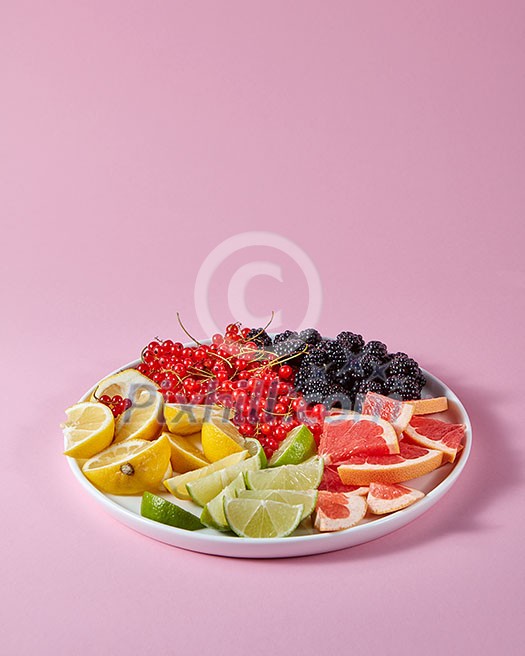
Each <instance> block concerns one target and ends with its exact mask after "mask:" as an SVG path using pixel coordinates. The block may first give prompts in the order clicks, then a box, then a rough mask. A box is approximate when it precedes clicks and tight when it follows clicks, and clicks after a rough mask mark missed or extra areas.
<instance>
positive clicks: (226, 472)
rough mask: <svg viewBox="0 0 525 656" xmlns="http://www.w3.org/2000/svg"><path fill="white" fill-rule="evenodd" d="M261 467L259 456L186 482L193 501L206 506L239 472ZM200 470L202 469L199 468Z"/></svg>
mask: <svg viewBox="0 0 525 656" xmlns="http://www.w3.org/2000/svg"><path fill="white" fill-rule="evenodd" d="M260 468H261V462H260V459H259V456H257V455H255V456H252V457H251V458H247V459H246V460H244V461H242V462H239V463H238V464H236V465H232V466H231V467H227V468H226V469H221V470H220V471H217V472H214V473H212V474H208V476H204V478H199V479H197V480H193V481H190V482H188V483H186V488H187V490H188V493H189V495H190V497H191V499H192V500H193V501H195V503H197V504H198V505H199V506H205V505H206V504H207V503H208V502H209V501H211V500H212V499H213V498H214V497H216V496H217V495H218V494H219V493H220V492H222V490H223V489H224V488H225V487H226V486H227V485H229V484H230V483H231V482H232V481H233V479H234V478H236V477H237V476H238V475H239V474H241V473H244V472H248V471H256V470H258V469H260ZM199 471H202V469H201V470H199Z"/></svg>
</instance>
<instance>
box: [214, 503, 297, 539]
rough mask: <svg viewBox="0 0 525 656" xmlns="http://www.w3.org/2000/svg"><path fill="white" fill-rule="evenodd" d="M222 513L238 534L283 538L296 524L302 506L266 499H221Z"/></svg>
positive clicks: (253, 536)
mask: <svg viewBox="0 0 525 656" xmlns="http://www.w3.org/2000/svg"><path fill="white" fill-rule="evenodd" d="M224 514H225V516H226V519H227V521H228V524H229V526H230V528H231V529H232V531H233V532H234V533H236V534H237V535H239V536H240V537H243V538H283V537H285V536H287V535H290V533H292V532H293V531H295V529H296V528H297V526H298V525H299V523H300V521H301V517H302V515H303V506H302V505H300V504H299V505H294V506H291V505H290V504H288V503H281V502H280V501H271V500H267V499H225V500H224Z"/></svg>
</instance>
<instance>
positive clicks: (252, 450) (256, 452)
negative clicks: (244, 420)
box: [244, 437, 268, 469]
mask: <svg viewBox="0 0 525 656" xmlns="http://www.w3.org/2000/svg"><path fill="white" fill-rule="evenodd" d="M244 446H245V447H246V449H248V453H249V454H250V455H251V456H257V457H258V458H259V463H260V465H261V469H265V468H266V467H268V460H267V459H266V453H264V449H263V448H262V444H261V443H260V442H259V440H256V439H255V438H254V437H247V438H246V439H245V440H244Z"/></svg>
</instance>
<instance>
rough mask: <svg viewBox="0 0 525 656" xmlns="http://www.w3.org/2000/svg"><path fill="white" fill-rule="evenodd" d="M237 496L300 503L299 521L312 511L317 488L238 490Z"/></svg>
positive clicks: (292, 503)
mask: <svg viewBox="0 0 525 656" xmlns="http://www.w3.org/2000/svg"><path fill="white" fill-rule="evenodd" d="M237 496H238V498H239V499H266V500H268V499H269V500H270V501H280V502H281V503H288V504H290V505H291V506H298V505H299V504H301V505H302V506H303V516H302V517H301V521H303V519H306V518H307V517H309V516H310V515H311V514H312V513H313V511H314V510H315V504H316V503H317V490H240V491H239V492H238V493H237ZM212 503H213V502H212ZM201 520H202V517H201Z"/></svg>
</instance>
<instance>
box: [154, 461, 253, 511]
mask: <svg viewBox="0 0 525 656" xmlns="http://www.w3.org/2000/svg"><path fill="white" fill-rule="evenodd" d="M248 455H249V454H248V451H247V450H245V451H239V452H238V453H232V454H231V456H227V457H226V458H223V459H222V460H218V461H217V462H213V463H212V464H211V465H207V466H206V467H201V468H200V469H194V470H193V471H189V472H187V473H186V474H179V475H178V476H173V477H172V478H168V480H166V481H164V486H165V487H166V489H167V490H168V492H171V493H172V494H173V495H174V496H176V497H177V498H179V499H191V497H190V495H189V494H188V490H187V489H186V483H189V482H190V481H196V480H197V479H199V478H204V477H205V476H208V475H209V474H212V473H213V472H217V471H219V470H221V469H224V468H226V467H229V466H231V465H235V464H236V463H238V462H241V460H244V458H246V457H247V456H248ZM219 492H220V490H219Z"/></svg>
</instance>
